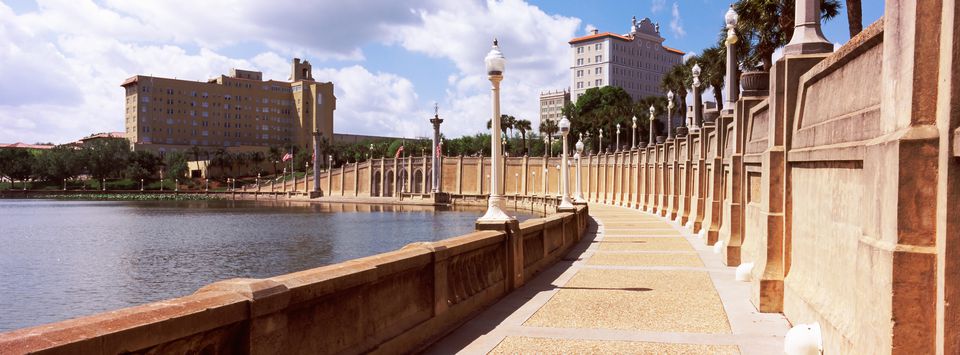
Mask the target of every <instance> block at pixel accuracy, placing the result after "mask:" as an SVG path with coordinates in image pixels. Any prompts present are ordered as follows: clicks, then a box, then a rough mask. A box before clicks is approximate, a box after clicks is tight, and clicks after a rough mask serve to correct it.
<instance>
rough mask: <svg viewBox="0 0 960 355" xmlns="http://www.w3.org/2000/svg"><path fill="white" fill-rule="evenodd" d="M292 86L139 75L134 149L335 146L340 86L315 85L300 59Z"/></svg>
mask: <svg viewBox="0 0 960 355" xmlns="http://www.w3.org/2000/svg"><path fill="white" fill-rule="evenodd" d="M289 80H290V81H276V80H263V74H262V73H261V72H258V71H249V70H240V69H232V70H230V75H220V76H219V77H216V78H213V79H210V80H207V81H206V82H203V81H189V80H179V79H168V78H157V77H152V76H145V75H137V76H134V77H131V78H129V79H127V80H126V81H124V82H123V84H122V86H123V88H124V89H125V90H126V114H125V116H126V132H125V133H126V137H127V139H129V140H130V142H131V144H132V145H133V149H134V150H148V151H154V152H169V151H185V150H188V149H190V148H191V147H193V146H197V147H200V148H201V149H204V150H208V151H209V150H213V149H218V148H228V149H229V150H266V149H268V148H269V147H271V146H286V145H296V146H298V147H300V148H301V149H308V150H311V149H313V132H319V133H320V134H321V135H322V136H323V137H326V138H327V139H329V140H330V141H331V142H332V141H333V111H334V110H335V109H336V106H337V98H336V97H335V96H334V94H333V83H329V82H328V83H322V82H316V81H314V79H313V73H312V67H311V66H310V62H308V61H302V62H301V61H300V59H299V58H294V59H293V63H292V67H291V73H290V79H289Z"/></svg>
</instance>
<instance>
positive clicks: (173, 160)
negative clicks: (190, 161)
mask: <svg viewBox="0 0 960 355" xmlns="http://www.w3.org/2000/svg"><path fill="white" fill-rule="evenodd" d="M163 165H164V168H165V171H166V174H165V175H164V176H165V177H169V178H171V179H183V178H185V177H186V176H187V171H188V168H187V155H186V154H184V153H183V152H169V153H167V154H164V156H163Z"/></svg>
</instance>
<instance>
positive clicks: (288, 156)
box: [280, 153, 293, 161]
mask: <svg viewBox="0 0 960 355" xmlns="http://www.w3.org/2000/svg"><path fill="white" fill-rule="evenodd" d="M290 159H293V154H290V153H287V154H284V155H283V159H280V160H282V161H287V160H290Z"/></svg>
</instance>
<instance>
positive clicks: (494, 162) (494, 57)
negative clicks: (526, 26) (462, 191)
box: [477, 39, 515, 223]
mask: <svg viewBox="0 0 960 355" xmlns="http://www.w3.org/2000/svg"><path fill="white" fill-rule="evenodd" d="M483 61H484V64H486V69H487V77H488V78H489V79H490V83H491V84H492V86H493V87H492V89H493V93H492V95H491V98H492V99H493V118H492V119H491V122H490V123H491V125H490V127H491V130H490V131H491V132H490V133H491V134H490V155H491V157H490V199H489V200H488V202H487V205H488V206H487V213H485V214H484V215H483V217H480V219H478V220H477V222H478V223H502V222H508V221H511V220H514V219H515V218H513V217H510V216H508V215H507V214H506V213H505V212H503V185H502V184H501V183H500V180H501V179H503V176H502V175H503V174H502V173H501V171H500V169H502V167H501V165H502V161H503V154H502V152H501V150H500V81H501V80H503V71H504V69H505V67H506V64H507V59H506V58H504V57H503V53H502V52H500V46H499V45H498V43H497V40H496V39H494V40H493V48H491V49H490V52H488V53H487V56H486V57H485V58H484V59H483Z"/></svg>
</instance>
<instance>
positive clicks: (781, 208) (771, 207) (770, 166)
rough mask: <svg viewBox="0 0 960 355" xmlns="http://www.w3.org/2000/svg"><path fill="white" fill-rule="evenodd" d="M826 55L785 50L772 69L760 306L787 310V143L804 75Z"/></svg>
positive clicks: (755, 295)
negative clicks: (801, 77)
mask: <svg viewBox="0 0 960 355" xmlns="http://www.w3.org/2000/svg"><path fill="white" fill-rule="evenodd" d="M824 58H826V55H785V56H784V57H783V58H781V59H780V60H778V61H777V62H776V63H774V65H773V68H771V69H770V90H769V91H770V98H769V99H768V100H769V103H770V108H769V109H768V112H770V114H769V115H770V116H769V117H770V118H769V123H768V125H767V137H768V140H767V149H766V150H765V151H764V152H763V154H762V156H761V165H760V166H761V172H760V218H761V219H763V221H764V222H763V223H759V225H761V226H763V227H764V228H762V229H761V230H759V231H757V233H752V234H749V235H744V237H745V238H758V241H757V242H756V244H757V245H760V248H761V249H760V250H758V251H757V252H756V254H757V259H756V260H754V261H753V262H754V271H753V277H752V279H753V280H754V281H753V282H752V285H751V287H752V290H751V296H750V299H751V302H753V305H754V306H755V307H757V309H758V310H759V311H760V312H770V313H776V312H782V311H783V292H784V290H783V279H784V276H786V270H787V268H788V265H787V258H785V257H784V255H785V254H784V253H787V252H788V250H789V244H790V229H789V228H788V227H787V223H786V222H785V221H786V218H787V217H786V213H785V211H786V205H787V204H788V203H787V200H788V199H789V193H788V191H789V184H790V174H789V173H788V170H787V164H786V154H785V147H784V144H785V142H786V141H788V140H789V139H790V135H791V134H792V131H793V115H794V111H795V110H796V106H797V94H798V90H799V89H800V88H799V85H798V83H799V80H800V76H801V75H803V73H806V72H807V71H808V70H810V68H812V67H813V66H814V65H816V64H817V63H819V62H820V61H821V60H823V59H824Z"/></svg>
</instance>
